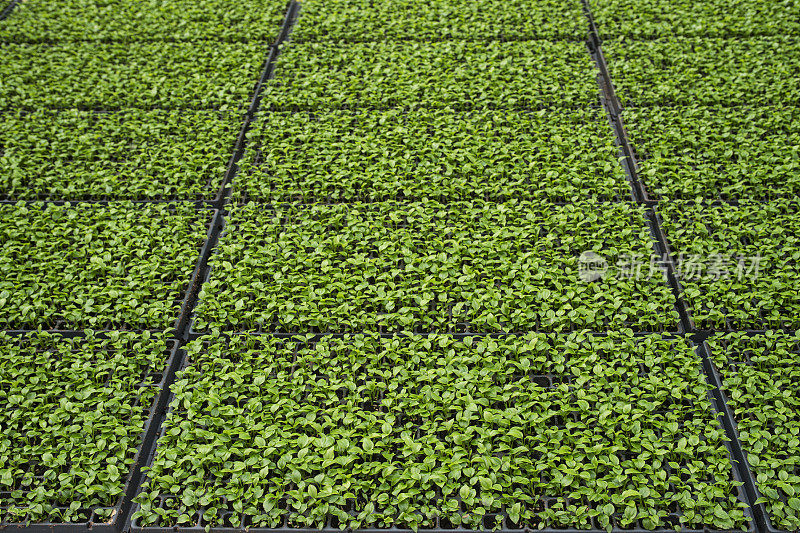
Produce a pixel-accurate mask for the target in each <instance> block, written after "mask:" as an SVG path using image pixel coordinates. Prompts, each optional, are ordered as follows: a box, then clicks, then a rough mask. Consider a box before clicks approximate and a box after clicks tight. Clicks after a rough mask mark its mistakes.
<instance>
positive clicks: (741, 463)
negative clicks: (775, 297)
mask: <svg viewBox="0 0 800 533" xmlns="http://www.w3.org/2000/svg"><path fill="white" fill-rule="evenodd" d="M748 333H749V334H757V333H759V332H757V331H749V332H748ZM699 352H700V355H701V357H702V358H703V368H704V370H705V372H706V374H707V375H708V377H709V379H710V380H711V383H712V385H714V389H715V390H714V393H715V394H716V396H717V405H718V407H717V410H718V411H719V412H720V413H722V414H723V416H722V421H723V424H724V426H725V431H726V432H727V434H728V438H729V439H730V448H731V449H732V450H733V458H734V460H735V462H736V464H737V465H738V468H739V471H740V472H739V475H740V476H741V478H742V481H743V482H744V486H743V488H744V490H745V493H746V494H747V497H748V499H749V500H750V501H749V502H748V503H749V505H751V507H752V509H753V514H754V515H755V519H756V522H757V524H758V527H759V529H760V530H762V531H766V532H767V533H787V532H784V531H782V530H780V529H776V528H775V527H774V526H773V525H772V521H771V520H770V516H769V512H768V511H767V508H766V506H765V505H764V504H763V503H759V504H758V505H753V504H752V502H755V501H756V500H758V498H760V497H761V493H760V492H759V491H758V483H757V482H756V478H755V476H754V475H753V471H752V469H751V468H750V463H748V462H747V453H746V452H745V451H744V447H743V446H742V442H741V440H739V428H738V425H737V423H736V418H735V417H734V416H733V411H732V410H731V408H730V406H729V405H728V397H727V395H726V394H725V389H724V388H723V386H722V377H721V376H720V374H719V371H718V369H717V367H716V365H715V364H714V362H713V360H712V358H711V347H710V346H709V345H708V343H707V342H705V341H703V343H702V344H700V346H699Z"/></svg>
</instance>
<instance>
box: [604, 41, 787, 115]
mask: <svg viewBox="0 0 800 533" xmlns="http://www.w3.org/2000/svg"><path fill="white" fill-rule="evenodd" d="M603 52H604V54H605V56H606V59H607V61H608V66H609V70H610V73H611V78H612V79H613V80H614V84H615V86H616V88H617V95H618V96H619V98H620V100H621V101H622V103H623V105H625V106H626V107H636V106H651V105H671V104H681V105H693V104H702V105H723V106H732V105H743V106H761V105H780V106H794V105H798V104H800V85H798V84H797V77H798V75H799V74H800V42H798V40H797V38H795V37H790V36H779V37H769V38H751V39H699V38H685V37H680V38H678V37H673V38H663V39H657V40H643V41H638V40H619V41H605V42H604V43H603ZM732 112H733V111H732Z"/></svg>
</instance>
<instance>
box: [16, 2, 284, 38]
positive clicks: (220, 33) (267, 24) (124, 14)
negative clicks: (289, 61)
mask: <svg viewBox="0 0 800 533" xmlns="http://www.w3.org/2000/svg"><path fill="white" fill-rule="evenodd" d="M286 5H287V2H286V0H237V1H236V2H228V1H226V0H203V1H202V2H198V1H197V0H114V1H108V0H59V1H58V2H52V1H49V0H25V1H23V2H20V3H19V5H17V6H16V7H15V8H14V10H13V11H12V12H11V15H10V16H9V17H8V18H7V19H6V20H5V21H3V22H0V41H12V42H13V41H16V42H31V41H70V40H74V41H86V40H98V41H99V40H103V41H108V40H119V41H141V40H164V41H187V40H199V41H205V40H214V41H243V40H251V41H254V40H259V41H267V42H271V41H273V40H274V39H275V38H276V37H277V34H278V30H279V29H280V25H281V22H282V20H283V15H284V12H285V11H286ZM204 46H205V45H204Z"/></svg>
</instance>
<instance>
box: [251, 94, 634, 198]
mask: <svg viewBox="0 0 800 533" xmlns="http://www.w3.org/2000/svg"><path fill="white" fill-rule="evenodd" d="M248 139H249V140H248V149H247V152H246V153H245V156H244V158H243V160H242V162H241V163H240V164H239V167H240V172H239V174H238V175H237V178H236V188H237V190H238V191H240V194H238V196H237V198H238V199H239V200H255V201H303V202H315V201H324V202H347V201H353V200H363V201H376V200H417V199H438V200H440V201H442V202H447V201H451V200H458V199H465V200H467V199H473V198H485V199H487V200H509V199H522V200H524V199H531V198H547V199H552V200H556V201H569V200H581V199H587V198H592V197H594V198H599V199H605V200H615V199H617V200H618V199H624V198H626V197H627V198H630V186H629V184H628V182H627V180H626V179H625V175H624V174H623V172H622V168H621V167H620V165H619V163H618V161H617V158H618V148H617V147H616V145H615V144H614V139H613V132H612V131H611V127H610V126H609V124H608V121H607V119H606V117H605V114H604V113H602V112H601V111H597V112H595V111H558V110H542V111H538V112H516V111H475V112H469V113H461V112H457V111H453V110H449V109H443V110H433V111H411V112H404V111H402V110H396V109H393V110H389V111H383V112H352V111H333V112H330V113H325V114H312V113H291V114H288V113H280V114H278V113H267V114H264V115H263V116H261V117H259V119H258V121H257V122H256V123H255V124H254V126H253V129H252V130H251V131H250V133H249V135H248Z"/></svg>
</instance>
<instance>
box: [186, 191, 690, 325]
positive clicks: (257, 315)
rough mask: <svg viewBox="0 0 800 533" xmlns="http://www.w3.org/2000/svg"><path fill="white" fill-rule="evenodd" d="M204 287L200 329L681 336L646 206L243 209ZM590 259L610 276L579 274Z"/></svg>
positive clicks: (233, 216)
mask: <svg viewBox="0 0 800 533" xmlns="http://www.w3.org/2000/svg"><path fill="white" fill-rule="evenodd" d="M227 221H228V226H227V227H226V230H225V235H224V236H223V237H222V239H221V241H220V244H219V246H218V248H217V253H216V254H215V255H214V256H213V257H212V259H211V264H212V268H213V270H212V274H211V278H210V280H209V281H208V282H206V283H205V284H204V285H203V288H202V290H201V294H200V301H199V303H198V307H197V321H196V323H195V328H196V329H200V330H207V329H218V328H226V329H227V328H232V329H236V330H253V329H260V330H263V331H288V332H292V333H294V332H300V333H306V332H311V331H323V332H327V331H332V332H359V331H376V330H380V329H383V330H388V331H425V332H428V331H433V332H450V331H463V330H464V329H465V328H468V329H469V330H470V331H473V332H492V331H513V332H519V331H528V330H533V329H536V330H540V329H541V330H547V331H562V330H568V329H570V328H587V329H595V330H598V331H599V330H605V329H607V328H611V327H619V326H622V325H631V326H632V327H634V328H636V329H640V330H651V331H652V330H659V331H660V330H667V329H675V327H676V320H677V314H676V313H675V310H674V308H673V304H674V299H673V297H672V293H671V291H670V289H669V287H668V286H667V284H666V283H665V282H664V280H663V279H662V277H661V274H660V272H659V273H656V274H655V275H654V276H653V277H652V278H650V279H647V278H646V274H647V272H646V271H645V273H644V274H645V275H644V276H642V277H641V279H638V280H636V279H629V278H625V277H623V276H617V275H616V272H615V269H616V268H617V267H616V263H617V261H618V260H620V259H621V258H622V256H623V255H625V254H631V255H637V256H639V257H642V256H644V257H645V259H644V260H645V261H647V260H649V258H650V254H651V253H652V250H653V249H652V239H651V237H650V234H649V232H648V229H647V227H646V226H645V221H644V211H643V209H641V208H639V207H636V206H633V205H631V204H621V203H615V204H612V203H608V204H605V203H578V204H574V205H566V206H557V205H553V204H551V203H548V202H516V201H511V202H508V203H504V204H496V203H491V202H472V203H468V202H458V203H452V204H449V205H447V206H444V205H441V204H438V203H435V202H425V203H404V204H395V203H375V204H349V205H341V204H340V205H312V206H292V205H285V204H284V205H277V206H274V209H272V208H265V207H262V206H258V205H256V204H247V205H245V206H243V207H237V208H234V209H232V210H231V213H230V216H229V217H228V219H227ZM587 250H595V251H596V252H598V253H599V254H600V255H602V256H603V257H604V258H605V259H606V260H607V261H608V263H609V267H610V272H609V273H608V275H607V276H606V277H605V278H604V279H600V280H597V281H591V282H586V281H583V280H582V279H581V278H580V277H579V267H580V266H581V265H580V262H579V256H581V254H582V253H584V252H585V251H587Z"/></svg>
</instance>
